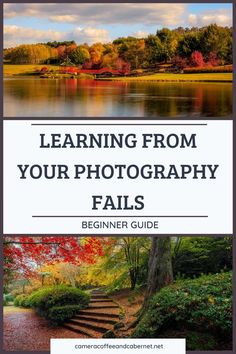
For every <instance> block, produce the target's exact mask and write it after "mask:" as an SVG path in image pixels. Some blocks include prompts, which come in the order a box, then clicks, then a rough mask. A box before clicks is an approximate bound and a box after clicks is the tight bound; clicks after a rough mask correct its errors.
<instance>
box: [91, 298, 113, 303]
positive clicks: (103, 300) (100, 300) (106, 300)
mask: <svg viewBox="0 0 236 354" xmlns="http://www.w3.org/2000/svg"><path fill="white" fill-rule="evenodd" d="M91 302H92V303H94V302H112V301H111V300H110V299H90V303H91Z"/></svg>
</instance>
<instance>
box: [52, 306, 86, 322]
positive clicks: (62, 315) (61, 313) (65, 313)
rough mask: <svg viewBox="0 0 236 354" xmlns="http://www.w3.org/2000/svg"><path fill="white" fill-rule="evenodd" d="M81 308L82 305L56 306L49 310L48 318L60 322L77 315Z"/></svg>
mask: <svg viewBox="0 0 236 354" xmlns="http://www.w3.org/2000/svg"><path fill="white" fill-rule="evenodd" d="M81 308H82V307H81V305H66V306H54V307H52V308H51V309H49V311H48V319H49V320H51V321H52V322H54V323H57V324H60V323H63V322H65V321H66V320H69V319H70V318H72V317H73V316H75V315H76V314H77V313H78V312H79V310H81Z"/></svg>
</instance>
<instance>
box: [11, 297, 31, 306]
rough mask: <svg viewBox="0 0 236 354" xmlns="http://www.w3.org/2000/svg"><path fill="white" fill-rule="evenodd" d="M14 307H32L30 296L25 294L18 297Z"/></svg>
mask: <svg viewBox="0 0 236 354" xmlns="http://www.w3.org/2000/svg"><path fill="white" fill-rule="evenodd" d="M14 305H15V306H19V307H30V303H29V296H28V295H25V294H21V295H18V296H17V297H16V298H15V300H14Z"/></svg>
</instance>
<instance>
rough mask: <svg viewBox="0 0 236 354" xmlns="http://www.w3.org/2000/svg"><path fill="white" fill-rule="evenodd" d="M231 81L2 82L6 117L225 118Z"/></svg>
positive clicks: (53, 80) (230, 111)
mask: <svg viewBox="0 0 236 354" xmlns="http://www.w3.org/2000/svg"><path fill="white" fill-rule="evenodd" d="M231 114H232V84H231V83H199V82H198V83H166V82H160V83H159V82H129V83H128V82H111V81H96V80H77V79H59V80H55V79H39V78H10V79H5V80H4V115H5V116H6V117H149V118H150V117H153V118H162V117H172V118H198V117H208V118H210V117H217V116H218V117H228V116H230V115H231Z"/></svg>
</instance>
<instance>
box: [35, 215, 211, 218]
mask: <svg viewBox="0 0 236 354" xmlns="http://www.w3.org/2000/svg"><path fill="white" fill-rule="evenodd" d="M32 218H208V215H32Z"/></svg>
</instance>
